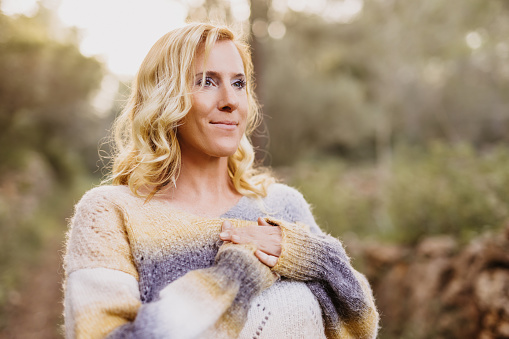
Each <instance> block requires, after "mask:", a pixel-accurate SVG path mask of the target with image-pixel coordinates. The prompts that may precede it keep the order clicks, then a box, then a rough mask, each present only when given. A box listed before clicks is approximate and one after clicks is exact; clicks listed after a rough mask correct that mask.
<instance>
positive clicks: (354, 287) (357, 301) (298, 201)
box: [273, 189, 379, 338]
mask: <svg viewBox="0 0 509 339" xmlns="http://www.w3.org/2000/svg"><path fill="white" fill-rule="evenodd" d="M290 196H291V198H289V199H288V202H289V205H291V206H288V208H287V209H288V210H290V211H292V214H293V216H292V219H293V221H295V222H294V223H290V222H286V221H280V220H277V221H276V220H274V222H275V223H277V224H278V225H279V226H280V228H281V231H282V238H283V239H282V245H281V246H282V251H281V255H280V257H279V259H278V262H277V264H276V266H274V268H273V271H275V272H277V273H278V274H280V275H281V276H286V277H289V278H293V279H296V280H301V281H306V283H307V285H308V287H309V289H310V290H311V291H312V292H313V294H314V295H315V296H316V298H317V299H318V301H319V302H320V305H321V307H322V313H323V316H324V320H325V325H326V331H327V337H328V338H376V336H377V333H378V328H379V314H378V312H377V309H376V306H375V303H374V298H373V292H372V290H371V287H370V285H369V282H368V281H367V279H366V278H365V277H364V275H362V274H361V273H359V272H357V271H356V270H355V269H354V268H353V267H352V266H351V264H350V259H349V258H348V256H347V254H346V252H345V250H344V248H343V245H342V244H341V242H340V241H339V240H338V239H336V238H334V237H332V236H330V235H326V234H324V233H323V232H322V230H321V229H320V228H319V226H318V225H317V224H316V222H315V219H314V217H313V214H312V213H311V209H310V207H309V205H308V203H307V202H306V201H305V199H304V197H303V196H302V195H301V194H300V193H299V192H297V191H295V190H293V189H292V192H291V195H290Z"/></svg>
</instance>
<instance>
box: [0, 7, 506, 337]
mask: <svg viewBox="0 0 509 339" xmlns="http://www.w3.org/2000/svg"><path fill="white" fill-rule="evenodd" d="M0 9H1V12H0V234H1V236H0V338H60V337H62V334H61V330H60V325H61V323H62V318H61V312H62V294H61V289H62V288H61V279H62V268H61V256H62V253H63V248H64V247H63V244H64V241H65V232H66V229H67V223H68V219H69V218H70V217H71V215H72V211H73V206H74V204H75V203H76V202H77V201H78V200H79V198H80V196H81V195H82V194H83V193H84V192H85V191H86V190H88V189H90V188H91V187H93V186H94V185H98V184H99V183H100V181H101V178H102V177H103V175H104V174H105V173H106V172H107V165H108V158H107V155H108V151H109V148H108V144H107V139H105V138H106V137H107V136H108V130H109V128H110V125H111V122H112V121H113V119H114V117H115V115H116V114H118V112H119V111H120V109H121V107H122V104H123V100H124V99H125V98H126V95H127V93H128V90H129V83H130V80H131V79H132V77H133V74H134V72H135V71H136V67H137V66H138V65H139V64H140V63H141V60H142V58H143V56H144V55H145V54H146V53H147V52H148V49H149V48H150V46H151V45H152V43H154V42H155V41H156V39H157V38H158V37H159V36H160V35H162V34H163V33H164V32H166V31H168V30H170V29H172V28H175V27H178V26H179V25H182V24H183V23H184V21H185V20H186V19H190V20H206V19H212V20H220V21H225V22H229V23H231V24H233V25H235V27H237V28H238V29H242V30H243V31H244V32H246V33H247V34H250V36H251V43H252V46H253V56H254V62H255V68H256V73H257V92H258V96H259V99H260V101H261V103H262V105H263V111H264V123H263V125H262V126H261V127H260V128H259V129H258V131H257V134H256V135H255V136H254V138H253V140H254V143H255V144H256V145H257V147H258V159H259V161H260V162H263V163H264V164H265V165H271V166H273V167H274V170H275V173H276V174H277V176H278V177H279V178H280V179H281V180H282V181H284V182H286V183H288V184H290V185H293V186H295V187H297V188H298V189H299V190H301V192H302V193H303V194H304V196H305V197H306V198H307V199H308V201H309V202H310V203H311V204H312V205H313V207H314V214H315V216H316V219H317V221H318V223H319V224H320V225H321V226H322V228H323V229H324V230H326V231H327V232H330V233H332V234H333V235H335V236H337V237H339V238H341V239H342V240H343V242H344V244H345V246H346V248H347V251H348V252H349V253H350V254H351V256H352V260H353V264H354V266H355V267H356V268H358V269H359V270H360V271H362V272H363V273H365V274H366V275H367V276H368V278H369V280H370V281H371V283H372V285H373V288H374V292H375V297H376V299H377V304H378V306H379V308H380V311H381V315H382V323H381V325H382V330H381V332H380V338H483V339H484V338H509V292H508V291H509V228H508V227H507V221H508V220H509V150H508V144H509V133H508V131H509V2H508V1H506V0H448V1H441V0H427V1H417V0H251V1H249V0H150V1H148V0H147V1H141V0H139V1H135V0H129V1H117V0H104V1H98V0H90V1H81V0H40V1H37V0H32V1H29V0H26V1H25V0H10V1H7V0H0ZM101 155H102V156H103V157H100V156H101Z"/></svg>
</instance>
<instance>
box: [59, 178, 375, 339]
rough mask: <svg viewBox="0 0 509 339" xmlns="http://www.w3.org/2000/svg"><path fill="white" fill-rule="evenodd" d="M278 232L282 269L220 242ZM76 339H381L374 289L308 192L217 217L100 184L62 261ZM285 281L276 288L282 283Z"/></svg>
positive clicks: (248, 249) (85, 202)
mask: <svg viewBox="0 0 509 339" xmlns="http://www.w3.org/2000/svg"><path fill="white" fill-rule="evenodd" d="M260 216H265V217H268V218H267V219H268V220H270V221H271V222H272V223H275V224H277V225H279V227H281V230H282V252H281V255H280V257H279V259H278V262H277V264H276V266H275V267H273V268H272V269H270V268H268V267H267V266H265V265H263V264H262V263H261V262H260V261H259V260H258V259H257V258H256V257H255V256H254V251H255V248H254V246H252V245H238V244H231V243H223V242H222V241H220V240H219V233H220V230H221V224H222V222H223V221H224V220H230V221H231V222H232V224H233V226H234V227H245V226H247V225H253V224H256V220H257V218H258V217H260ZM64 266H65V277H66V279H65V283H64V290H65V300H64V304H65V311H64V318H65V331H66V336H67V338H103V337H108V338H176V339H183V338H260V339H261V338H325V337H326V338H375V337H376V335H377V331H378V320H379V318H378V313H377V310H376V308H375V305H374V300H373V296H372V292H371V289H370V287H369V283H368V282H367V280H366V279H365V277H364V276H363V275H362V274H360V273H358V272H357V271H355V270H354V269H353V268H352V267H351V265H350V261H349V258H348V257H347V255H346V253H345V251H344V249H343V247H342V245H341V243H340V242H339V241H338V240H337V239H335V238H333V237H331V236H328V235H325V234H323V233H322V232H321V231H320V229H319V228H318V226H317V225H316V223H315V221H314V219H313V216H312V214H311V212H310V209H309V206H308V204H307V203H306V201H305V200H304V198H303V197H302V195H301V194H300V193H299V192H297V191H296V190H294V189H293V188H290V187H288V186H285V185H282V184H273V185H271V187H270V188H269V193H268V196H267V197H266V198H264V199H263V204H260V202H258V201H256V200H255V199H251V198H248V197H243V198H241V199H240V201H239V202H238V203H237V204H236V205H235V206H234V207H232V208H231V209H230V210H229V211H228V212H226V213H225V214H223V215H222V216H221V217H220V218H204V217H200V216H196V215H193V214H190V213H188V212H184V211H180V210H176V209H174V208H172V207H170V206H169V204H168V203H167V202H165V201H164V200H163V199H159V198H158V197H157V196H156V197H154V198H153V199H152V200H150V201H148V202H145V199H143V198H139V197H135V196H134V195H133V194H132V193H131V192H130V190H129V189H128V188H127V187H125V186H102V187H97V188H94V189H92V190H90V191H89V192H87V193H86V194H85V195H84V196H83V198H82V199H81V201H80V202H79V203H78V204H77V205H76V209H75V214H74V217H73V218H72V221H71V225H70V230H69V232H68V241H67V252H66V255H65V261H64ZM274 273H277V275H279V276H280V277H281V279H277V280H276V278H275V277H276V274H274Z"/></svg>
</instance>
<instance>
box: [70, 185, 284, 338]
mask: <svg viewBox="0 0 509 339" xmlns="http://www.w3.org/2000/svg"><path fill="white" fill-rule="evenodd" d="M124 219H125V215H124V214H123V213H122V211H121V210H120V209H119V208H118V206H116V205H115V204H113V203H111V202H109V200H108V199H107V197H105V196H104V195H100V194H99V195H98V194H88V195H86V196H85V197H84V198H83V199H82V200H81V201H80V203H79V204H78V205H77V208H76V212H75V215H74V217H73V219H72V221H71V228H70V231H69V234H68V242H67V253H66V256H65V270H66V281H65V297H64V298H65V300H64V304H65V312H64V319H65V331H66V337H67V338H104V337H108V338H179V339H180V338H202V337H203V338H211V337H235V336H236V335H237V334H238V333H239V332H240V331H241V330H242V327H243V324H244V322H245V319H246V317H247V312H248V307H249V304H250V300H251V299H252V298H253V297H254V296H255V295H257V294H258V293H259V292H260V291H262V290H263V289H265V288H267V287H269V286H270V285H271V284H272V283H273V282H274V280H275V278H274V275H273V273H272V272H271V271H270V269H268V268H267V267H266V266H265V265H263V264H261V263H260V262H259V260H258V259H257V258H256V257H255V256H254V254H253V253H254V251H255V248H254V247H253V246H250V245H243V246H238V245H236V246H233V245H231V244H223V245H222V246H221V247H220V249H219V252H218V253H217V255H216V258H215V262H214V264H213V265H212V266H211V267H209V268H205V269H199V270H194V271H190V272H188V273H187V274H185V275H183V276H182V277H180V278H178V279H176V280H175V281H173V282H172V283H170V284H168V285H167V286H166V287H165V288H164V289H163V290H162V291H161V292H160V294H159V298H158V299H157V300H155V301H153V302H150V303H144V304H142V302H141V299H140V291H139V285H138V273H137V270H136V266H135V264H134V261H133V258H132V254H131V251H130V244H129V241H128V237H127V234H126V231H125V227H124V223H125V220H124Z"/></svg>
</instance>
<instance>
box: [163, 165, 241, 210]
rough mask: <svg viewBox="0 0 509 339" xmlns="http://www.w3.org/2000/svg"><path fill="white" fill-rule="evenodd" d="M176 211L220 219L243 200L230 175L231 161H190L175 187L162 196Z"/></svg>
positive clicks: (182, 169) (166, 190)
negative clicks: (181, 210)
mask: <svg viewBox="0 0 509 339" xmlns="http://www.w3.org/2000/svg"><path fill="white" fill-rule="evenodd" d="M160 193H161V195H160V197H161V198H164V199H166V200H168V201H169V202H170V203H171V204H172V205H173V206H174V207H176V208H179V209H183V210H186V211H188V212H191V213H195V214H198V215H203V216H219V215H221V214H223V212H226V211H227V210H229V209H230V208H231V207H232V206H234V205H235V204H236V203H237V202H238V201H239V199H240V198H241V197H242V195H241V194H240V193H238V192H237V190H236V189H235V187H234V186H233V184H232V182H231V179H230V177H229V175H228V158H214V157H210V158H207V159H205V158H202V159H198V158H195V157H193V158H186V157H185V156H184V155H183V156H182V160H181V169H180V175H179V177H178V179H177V182H176V185H175V186H174V187H168V188H166V189H164V190H163V191H161V192H160Z"/></svg>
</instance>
